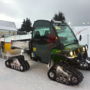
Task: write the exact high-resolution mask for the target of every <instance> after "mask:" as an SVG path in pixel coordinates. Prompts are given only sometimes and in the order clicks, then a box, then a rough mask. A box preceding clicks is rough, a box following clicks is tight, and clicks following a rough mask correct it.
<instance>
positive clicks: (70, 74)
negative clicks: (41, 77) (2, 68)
mask: <svg viewBox="0 0 90 90" xmlns="http://www.w3.org/2000/svg"><path fill="white" fill-rule="evenodd" d="M48 77H49V78H50V79H51V80H53V81H56V82H59V83H62V84H65V85H78V84H79V83H80V82H81V81H82V80H83V75H82V73H81V72H79V71H78V70H76V69H75V68H72V67H71V66H70V65H69V64H67V63H60V64H57V65H54V66H52V67H51V68H50V70H49V71H48Z"/></svg>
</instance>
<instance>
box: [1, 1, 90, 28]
mask: <svg viewBox="0 0 90 90" xmlns="http://www.w3.org/2000/svg"><path fill="white" fill-rule="evenodd" d="M58 12H63V13H64V15H65V17H66V21H67V22H68V23H69V24H71V25H74V26H77V25H90V0H0V20H6V21H13V22H15V24H16V26H17V28H20V26H21V24H22V22H23V19H25V18H30V20H31V22H32V23H33V22H34V21H36V20H38V19H47V20H51V19H52V18H53V16H54V14H55V13H58Z"/></svg>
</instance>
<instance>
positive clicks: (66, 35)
mask: <svg viewBox="0 0 90 90" xmlns="http://www.w3.org/2000/svg"><path fill="white" fill-rule="evenodd" d="M54 27H55V30H56V32H57V35H58V37H59V39H60V42H61V43H62V44H63V45H64V46H66V45H70V44H74V43H77V39H76V37H75V35H74V33H73V32H72V30H71V28H70V27H69V26H68V25H66V24H60V23H59V24H54Z"/></svg>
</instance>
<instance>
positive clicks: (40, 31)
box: [33, 27, 50, 38]
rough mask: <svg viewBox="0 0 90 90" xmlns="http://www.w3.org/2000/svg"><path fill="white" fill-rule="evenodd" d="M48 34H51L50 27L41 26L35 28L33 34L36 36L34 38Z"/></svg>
mask: <svg viewBox="0 0 90 90" xmlns="http://www.w3.org/2000/svg"><path fill="white" fill-rule="evenodd" d="M48 34H50V28H49V27H41V28H40V27H39V28H36V29H35V31H34V33H33V36H34V38H40V37H43V36H47V35H48Z"/></svg>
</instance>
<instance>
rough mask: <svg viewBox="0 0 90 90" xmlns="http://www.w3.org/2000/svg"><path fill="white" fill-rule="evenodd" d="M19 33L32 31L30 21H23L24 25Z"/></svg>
mask: <svg viewBox="0 0 90 90" xmlns="http://www.w3.org/2000/svg"><path fill="white" fill-rule="evenodd" d="M18 31H19V32H21V31H24V32H30V31H32V24H31V21H30V19H28V18H26V19H24V20H23V23H22V25H21V28H20V29H18Z"/></svg>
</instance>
